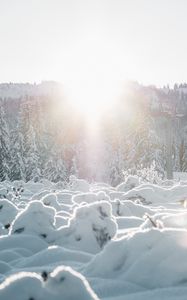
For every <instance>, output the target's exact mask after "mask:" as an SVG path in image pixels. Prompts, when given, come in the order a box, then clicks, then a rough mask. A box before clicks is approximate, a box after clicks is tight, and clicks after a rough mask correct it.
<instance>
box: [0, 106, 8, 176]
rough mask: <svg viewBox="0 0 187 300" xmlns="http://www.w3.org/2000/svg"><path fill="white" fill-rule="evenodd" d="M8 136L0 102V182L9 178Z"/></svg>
mask: <svg viewBox="0 0 187 300" xmlns="http://www.w3.org/2000/svg"><path fill="white" fill-rule="evenodd" d="M9 162H10V136H9V129H8V126H7V122H6V116H5V111H4V102H3V100H0V180H1V181H3V180H5V179H8V178H9V171H10V170H9Z"/></svg>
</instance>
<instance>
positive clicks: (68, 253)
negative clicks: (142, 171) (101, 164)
mask: <svg viewBox="0 0 187 300" xmlns="http://www.w3.org/2000/svg"><path fill="white" fill-rule="evenodd" d="M184 179H185V178H184ZM186 295H187V181H185V180H184V181H180V182H178V181H163V182H160V184H159V185H154V184H150V183H145V182H142V181H141V179H140V178H138V177H136V176H129V177H128V178H127V179H126V181H125V182H124V183H122V184H120V185H118V186H117V187H116V188H113V187H111V186H109V185H107V184H104V183H94V184H89V183H88V182H86V181H85V180H81V179H77V178H76V177H74V176H72V177H71V178H70V183H69V184H68V186H67V187H66V189H64V187H63V184H60V183H57V184H54V183H51V182H49V181H46V180H43V181H41V182H37V183H33V182H27V183H24V182H21V181H16V182H12V183H11V182H8V181H5V182H3V183H1V186H0V299H1V300H44V299H46V300H48V299H51V300H53V299H54V300H57V299H59V300H62V299H63V300H74V299H75V300H90V299H108V300H114V299H115V300H123V299H128V300H134V299H186Z"/></svg>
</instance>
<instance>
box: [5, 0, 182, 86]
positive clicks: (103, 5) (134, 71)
mask: <svg viewBox="0 0 187 300" xmlns="http://www.w3.org/2000/svg"><path fill="white" fill-rule="evenodd" d="M186 33H187V0H0V82H7V81H8V82H9V81H14V82H26V81H31V82H34V81H36V82H38V81H41V80H49V79H51V80H58V81H66V80H75V78H76V77H79V78H82V79H83V80H84V78H90V79H92V78H93V77H97V78H100V79H102V78H105V79H106V78H110V80H113V79H114V80H116V79H117V80H118V79H125V78H128V79H133V80H137V81H139V82H141V83H144V84H156V85H163V84H167V83H169V84H173V83H174V82H184V81H187V36H186Z"/></svg>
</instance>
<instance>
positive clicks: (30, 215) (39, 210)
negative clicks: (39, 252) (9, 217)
mask: <svg viewBox="0 0 187 300" xmlns="http://www.w3.org/2000/svg"><path fill="white" fill-rule="evenodd" d="M55 213H56V211H55V209H54V208H52V207H47V206H45V205H43V203H42V202H40V201H32V202H30V204H28V206H27V207H26V208H25V209H24V210H23V211H21V212H20V213H19V214H18V215H17V216H16V218H15V220H14V221H13V223H12V225H11V228H10V234H31V235H37V236H38V237H40V238H42V239H44V240H45V241H47V242H52V241H53V240H54V233H55V225H54V222H55V219H54V217H55Z"/></svg>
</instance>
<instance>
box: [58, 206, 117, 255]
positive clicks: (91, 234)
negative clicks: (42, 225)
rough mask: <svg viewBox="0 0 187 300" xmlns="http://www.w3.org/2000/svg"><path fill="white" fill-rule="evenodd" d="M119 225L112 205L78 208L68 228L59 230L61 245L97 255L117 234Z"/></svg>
mask: <svg viewBox="0 0 187 300" xmlns="http://www.w3.org/2000/svg"><path fill="white" fill-rule="evenodd" d="M116 231H117V224H116V221H115V219H114V218H113V216H112V210H111V205H110V203H108V202H106V201H101V202H95V203H93V204H87V205H84V206H81V207H78V208H76V209H75V211H74V215H73V216H72V218H71V219H70V220H69V224H68V226H67V227H64V228H62V229H61V230H59V240H58V241H57V242H58V244H59V245H62V246H63V245H69V246H70V247H73V248H76V249H80V250H82V251H86V252H89V253H97V252H99V251H101V249H102V248H103V247H104V246H105V244H106V243H107V242H108V241H110V240H111V239H112V238H113V237H114V236H115V234H116Z"/></svg>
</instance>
